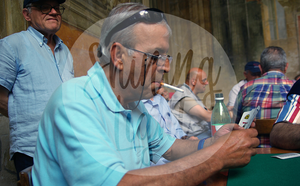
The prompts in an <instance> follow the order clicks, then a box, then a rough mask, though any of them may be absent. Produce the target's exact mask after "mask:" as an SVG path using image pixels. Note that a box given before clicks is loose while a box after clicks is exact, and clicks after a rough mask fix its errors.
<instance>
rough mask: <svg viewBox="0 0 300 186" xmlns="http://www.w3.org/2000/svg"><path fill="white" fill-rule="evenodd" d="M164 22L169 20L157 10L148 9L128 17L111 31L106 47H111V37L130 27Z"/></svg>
mask: <svg viewBox="0 0 300 186" xmlns="http://www.w3.org/2000/svg"><path fill="white" fill-rule="evenodd" d="M162 20H165V21H166V22H167V19H166V17H165V14H164V13H163V12H162V11H161V10H159V9H156V8H148V9H145V10H141V11H139V12H137V13H135V14H133V15H132V16H130V17H128V18H127V19H125V20H124V21H122V22H121V23H119V24H117V25H116V26H115V27H114V28H113V29H111V30H110V32H109V33H108V34H107V36H106V38H105V46H108V45H109V42H110V39H111V37H112V36H113V35H114V34H115V33H116V32H118V31H120V30H123V29H125V28H127V27H129V26H130V25H133V24H134V23H137V22H145V23H159V22H161V21H162Z"/></svg>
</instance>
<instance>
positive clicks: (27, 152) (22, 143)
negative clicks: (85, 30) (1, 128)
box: [0, 0, 74, 176]
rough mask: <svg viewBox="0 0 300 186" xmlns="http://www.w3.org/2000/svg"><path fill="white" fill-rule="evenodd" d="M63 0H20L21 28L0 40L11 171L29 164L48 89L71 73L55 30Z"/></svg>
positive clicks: (0, 91) (1, 102)
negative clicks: (23, 25) (25, 24)
mask: <svg viewBox="0 0 300 186" xmlns="http://www.w3.org/2000/svg"><path fill="white" fill-rule="evenodd" d="M63 2H65V0H51V1H50V0H48V1H40V0H25V1H24V4H23V7H24V9H23V16H24V18H25V19H26V21H28V23H29V25H30V26H29V27H28V29H27V30H26V31H22V32H19V33H15V34H12V35H10V36H8V37H5V38H3V39H1V40H0V48H1V50H0V113H2V114H3V115H5V116H7V117H9V126H10V158H11V159H13V160H14V164H15V168H16V170H17V176H19V174H18V173H19V172H20V171H21V170H23V169H25V168H26V167H29V166H31V165H32V164H33V154H34V150H35V145H36V138H37V132H38V123H39V121H40V119H41V115H42V113H43V111H44V108H45V106H46V104H47V102H48V100H49V98H50V96H51V94H52V93H53V92H54V90H55V89H56V88H57V87H58V86H59V85H60V84H61V83H62V82H64V81H67V80H69V79H71V78H72V77H73V76H74V71H73V59H72V56H71V53H70V51H69V49H68V48H67V46H66V45H65V44H63V42H62V40H61V39H60V38H59V37H58V36H57V35H55V33H56V32H57V31H58V30H59V29H60V26H61V21H62V18H61V15H62V14H63V11H64V7H62V6H61V5H60V4H61V3H63Z"/></svg>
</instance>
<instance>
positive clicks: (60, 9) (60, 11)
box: [41, 4, 65, 14]
mask: <svg viewBox="0 0 300 186" xmlns="http://www.w3.org/2000/svg"><path fill="white" fill-rule="evenodd" d="M52 8H54V10H55V11H56V12H57V13H58V14H63V13H64V10H65V8H64V7H62V6H59V5H58V6H51V5H47V4H44V5H41V12H42V13H43V14H49V13H50V12H51V10H52Z"/></svg>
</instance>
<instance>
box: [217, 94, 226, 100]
mask: <svg viewBox="0 0 300 186" xmlns="http://www.w3.org/2000/svg"><path fill="white" fill-rule="evenodd" d="M215 100H224V96H223V93H217V94H215Z"/></svg>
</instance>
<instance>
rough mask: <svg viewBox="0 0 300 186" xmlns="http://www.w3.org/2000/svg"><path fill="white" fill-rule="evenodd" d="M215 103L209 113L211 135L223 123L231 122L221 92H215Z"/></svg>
mask: <svg viewBox="0 0 300 186" xmlns="http://www.w3.org/2000/svg"><path fill="white" fill-rule="evenodd" d="M215 101H216V104H215V106H214V109H213V111H212V115H211V121H210V122H211V133H212V136H213V135H214V134H215V133H216V132H217V131H218V130H219V129H220V128H221V127H222V126H223V125H225V124H227V123H231V118H230V115H229V112H228V109H227V107H226V106H225V104H224V97H223V94H222V93H217V94H215Z"/></svg>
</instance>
